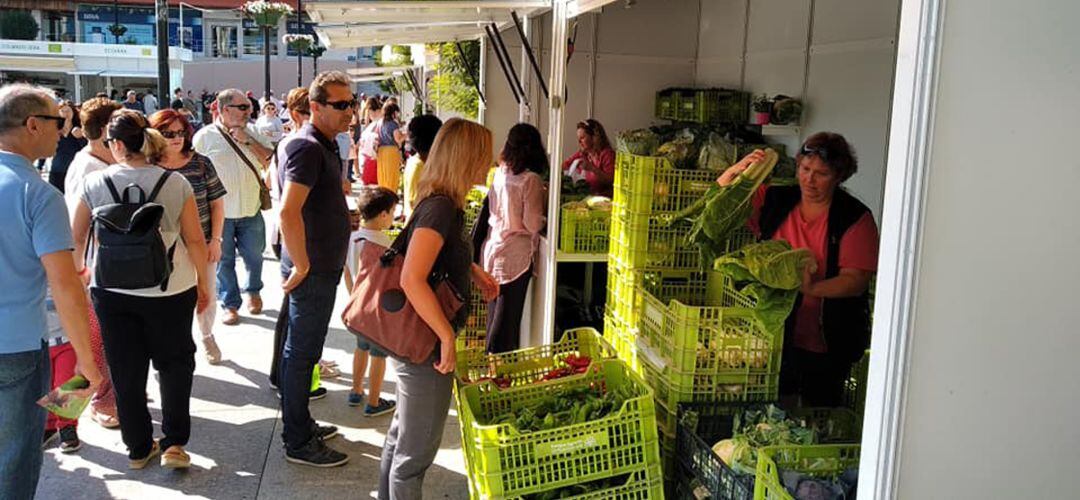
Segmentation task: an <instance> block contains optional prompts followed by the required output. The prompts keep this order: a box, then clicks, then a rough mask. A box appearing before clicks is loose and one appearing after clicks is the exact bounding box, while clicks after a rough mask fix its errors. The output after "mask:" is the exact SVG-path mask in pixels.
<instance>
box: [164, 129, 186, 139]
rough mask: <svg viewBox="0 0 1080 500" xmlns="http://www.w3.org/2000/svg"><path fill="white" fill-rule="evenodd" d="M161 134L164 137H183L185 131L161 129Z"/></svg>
mask: <svg viewBox="0 0 1080 500" xmlns="http://www.w3.org/2000/svg"><path fill="white" fill-rule="evenodd" d="M161 136H162V137H164V138H166V139H176V138H179V137H184V136H185V133H184V131H183V130H162V131H161Z"/></svg>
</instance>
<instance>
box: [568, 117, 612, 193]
mask: <svg viewBox="0 0 1080 500" xmlns="http://www.w3.org/2000/svg"><path fill="white" fill-rule="evenodd" d="M577 138H578V146H580V148H581V149H579V150H578V152H577V153H574V155H573V156H571V157H570V158H567V159H566V161H564V162H563V164H562V170H563V172H564V173H567V172H568V171H569V170H571V168H574V169H576V171H578V172H583V173H584V174H585V182H587V183H588V184H589V192H590V193H591V194H594V195H597V196H607V197H608V198H610V197H611V192H612V186H613V184H614V183H615V150H614V149H612V147H611V141H609V140H608V136H607V132H606V131H604V126H603V125H601V124H600V122H598V121H596V120H593V119H592V118H589V119H588V120H585V121H583V122H578V124H577Z"/></svg>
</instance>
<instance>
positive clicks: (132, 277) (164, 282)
mask: <svg viewBox="0 0 1080 500" xmlns="http://www.w3.org/2000/svg"><path fill="white" fill-rule="evenodd" d="M169 175H171V173H170V172H168V171H166V172H164V173H163V174H161V177H160V178H158V181H157V184H155V185H154V189H153V190H152V191H151V192H150V196H149V197H147V196H146V193H145V192H144V191H143V189H142V187H140V186H139V185H137V184H135V183H131V184H128V185H127V187H125V188H124V191H123V196H122V197H121V195H120V193H119V192H118V191H117V190H116V185H115V184H113V182H112V179H110V178H109V176H107V175H106V176H105V185H106V186H108V188H109V194H111V195H112V199H113V203H111V204H108V205H102V206H100V207H97V208H95V209H94V211H93V216H92V218H91V222H90V224H91V231H90V235H91V238H96V239H97V249H96V252H95V257H94V259H95V265H94V280H95V282H96V285H97V286H98V287H101V288H118V289H121V290H137V289H140V288H150V287H153V286H159V287H161V290H162V291H165V290H166V289H167V288H168V287H169V275H170V274H172V269H173V265H172V258H173V252H174V251H175V250H176V243H175V242H174V243H173V245H172V246H171V247H170V248H169V249H168V250H167V251H166V250H165V241H164V240H163V239H162V237H161V218H162V217H163V216H164V215H165V207H164V206H162V205H160V204H158V203H154V200H155V199H156V198H157V195H158V193H159V192H160V191H161V188H162V186H164V185H165V181H167V180H168V179H169ZM132 192H137V193H138V201H135V200H133V199H132V197H129V196H128V195H129V194H131V193H132ZM91 246H92V245H87V252H88V253H89V251H90V247H91Z"/></svg>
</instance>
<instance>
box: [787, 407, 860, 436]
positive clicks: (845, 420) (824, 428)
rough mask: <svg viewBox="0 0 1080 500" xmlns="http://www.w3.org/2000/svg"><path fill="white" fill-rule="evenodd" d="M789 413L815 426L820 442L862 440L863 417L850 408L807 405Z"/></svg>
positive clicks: (812, 426)
mask: <svg viewBox="0 0 1080 500" xmlns="http://www.w3.org/2000/svg"><path fill="white" fill-rule="evenodd" d="M787 414H788V416H789V417H791V418H795V419H801V420H803V421H805V422H806V424H807V425H808V426H809V427H811V428H813V429H814V431H815V434H816V435H817V443H819V444H841V443H848V444H850V443H858V442H859V441H860V440H862V417H861V416H860V415H858V414H857V413H855V412H854V411H851V410H850V409H847V408H824V407H822V408H815V407H805V408H796V409H794V410H791V411H789V412H787Z"/></svg>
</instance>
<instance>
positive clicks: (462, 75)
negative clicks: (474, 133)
mask: <svg viewBox="0 0 1080 500" xmlns="http://www.w3.org/2000/svg"><path fill="white" fill-rule="evenodd" d="M461 45H462V49H463V51H464V52H465V57H467V58H468V59H469V64H470V65H472V66H473V67H474V68H475V67H476V66H477V65H478V64H479V61H480V42H478V41H475V40H472V41H468V42H462V44H461ZM429 48H430V49H432V50H434V51H435V52H436V53H437V54H438V60H437V61H436V62H435V63H434V64H433V65H432V66H431V68H430V70H429V71H430V73H431V74H432V75H433V76H432V77H431V80H430V82H429V83H428V102H429V103H432V104H435V103H437V104H438V106H439V108H440V109H448V110H451V111H455V112H457V113H460V114H462V115H464V116H466V117H468V118H470V119H476V113H477V110H478V107H479V103H480V95H479V93H477V91H476V86H475V85H474V84H473V80H472V78H478V75H475V74H473V75H471V76H470V74H469V68H468V66H466V65H465V62H464V61H462V60H461V55H460V54H459V53H458V51H457V47H455V46H454V43H453V42H447V43H441V44H433V45H431V46H429Z"/></svg>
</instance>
